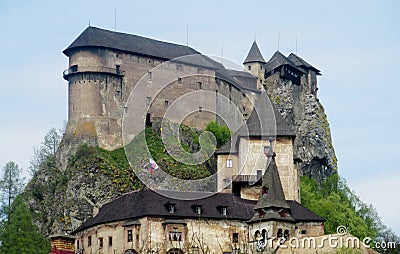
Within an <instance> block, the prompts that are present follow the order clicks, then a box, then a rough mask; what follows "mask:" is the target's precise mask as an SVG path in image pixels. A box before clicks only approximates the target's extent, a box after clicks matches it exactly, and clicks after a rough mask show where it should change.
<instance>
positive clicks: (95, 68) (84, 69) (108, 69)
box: [63, 65, 125, 80]
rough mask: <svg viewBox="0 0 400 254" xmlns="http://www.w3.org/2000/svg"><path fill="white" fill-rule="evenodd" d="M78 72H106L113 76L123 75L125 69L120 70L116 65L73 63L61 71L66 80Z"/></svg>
mask: <svg viewBox="0 0 400 254" xmlns="http://www.w3.org/2000/svg"><path fill="white" fill-rule="evenodd" d="M78 73H106V74H110V75H114V76H121V77H122V76H124V75H125V71H122V70H121V69H120V67H119V66H118V65H116V67H115V68H111V67H101V66H78V65H73V66H71V67H70V68H69V69H66V70H64V71H63V78H64V79H65V80H68V78H69V77H70V76H71V75H74V74H78Z"/></svg>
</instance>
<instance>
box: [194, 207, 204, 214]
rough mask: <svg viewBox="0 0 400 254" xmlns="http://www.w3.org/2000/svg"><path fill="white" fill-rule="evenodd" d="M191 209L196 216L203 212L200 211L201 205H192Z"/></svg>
mask: <svg viewBox="0 0 400 254" xmlns="http://www.w3.org/2000/svg"><path fill="white" fill-rule="evenodd" d="M192 208H193V210H194V212H195V213H196V214H197V215H200V214H202V212H203V209H202V206H201V205H194V206H192Z"/></svg>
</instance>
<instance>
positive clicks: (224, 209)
mask: <svg viewBox="0 0 400 254" xmlns="http://www.w3.org/2000/svg"><path fill="white" fill-rule="evenodd" d="M220 212H221V215H226V214H227V209H226V207H221V209H220Z"/></svg>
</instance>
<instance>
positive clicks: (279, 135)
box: [63, 26, 324, 253]
mask: <svg viewBox="0 0 400 254" xmlns="http://www.w3.org/2000/svg"><path fill="white" fill-rule="evenodd" d="M64 54H65V55H66V56H68V57H69V68H68V69H67V70H65V71H64V73H63V76H64V79H66V80H67V81H68V94H69V97H68V98H69V100H68V110H69V111H68V126H67V130H66V134H65V135H66V136H80V137H82V139H83V140H86V141H88V140H89V143H90V144H92V145H97V146H99V147H102V148H105V149H108V150H112V149H116V148H119V147H122V146H123V145H124V142H123V136H122V128H123V118H124V115H126V114H129V112H130V111H131V110H136V108H133V109H132V108H130V107H129V106H128V105H129V103H128V102H129V100H130V97H129V96H130V95H131V92H132V90H134V89H135V86H137V85H138V84H140V83H141V82H145V87H146V89H144V90H142V92H143V93H142V94H140V95H138V96H137V102H136V103H137V104H135V105H138V106H137V107H143V108H144V109H146V110H145V112H146V113H145V114H142V115H137V116H136V117H137V121H138V122H141V123H143V125H144V126H151V125H153V124H155V123H156V122H157V121H158V119H159V118H162V117H163V116H164V115H165V113H166V112H167V111H168V109H169V107H171V105H172V103H173V102H174V101H175V100H177V99H178V98H179V97H181V96H182V95H183V94H189V93H192V92H196V91H199V90H202V91H207V92H209V93H211V94H213V96H212V99H211V100H210V101H211V102H212V103H211V105H203V104H202V103H203V102H202V101H201V100H197V101H196V100H194V101H193V103H192V105H191V106H193V107H194V108H195V109H198V110H193V111H192V113H191V114H189V115H187V116H186V117H185V118H184V119H183V121H182V122H183V123H184V124H186V125H189V126H192V127H197V128H201V129H204V127H205V126H206V124H207V123H208V122H210V121H217V122H219V123H221V124H227V125H228V126H237V128H234V129H233V130H232V131H233V136H232V138H231V140H230V141H229V142H228V143H226V144H225V145H223V146H222V147H221V148H220V149H218V150H217V151H216V152H215V156H216V160H217V169H216V170H217V172H218V177H217V187H216V188H217V190H220V192H219V193H216V194H214V195H210V196H209V197H207V198H203V199H198V198H196V197H193V199H194V200H179V199H169V198H167V197H164V196H163V195H162V194H160V193H159V192H154V191H152V190H147V189H144V190H141V191H138V192H133V193H129V194H125V195H124V196H122V197H120V198H118V199H116V200H114V201H112V202H111V203H109V204H107V205H105V206H104V207H103V208H101V209H100V211H99V213H98V214H97V215H96V216H94V217H93V219H90V220H88V221H87V222H85V223H84V224H83V225H82V226H81V227H79V228H78V229H77V230H75V234H76V235H77V237H78V238H77V240H76V244H75V248H76V249H77V250H79V251H81V253H91V251H95V252H97V251H99V252H100V253H113V252H112V250H118V251H125V252H124V253H137V252H140V253H141V252H144V250H150V251H155V250H156V251H157V252H158V253H165V252H167V253H183V252H189V253H200V252H199V251H200V249H201V248H203V247H204V246H207V248H208V249H209V250H210V251H211V252H212V253H222V252H232V253H244V251H247V252H248V251H249V250H250V249H252V250H254V251H255V250H257V248H258V250H260V252H262V251H264V247H265V242H266V240H267V239H271V238H272V237H278V238H279V237H285V238H286V239H287V238H288V237H289V235H294V236H300V235H303V236H317V235H322V234H323V221H324V220H323V219H322V218H320V217H318V216H317V215H315V214H313V213H312V212H311V211H309V210H308V209H306V208H304V207H303V206H301V204H300V183H299V182H300V181H299V173H298V166H297V165H296V163H297V162H298V161H296V158H294V155H293V142H294V140H295V133H294V130H293V128H292V123H291V122H288V120H287V119H284V118H283V117H282V115H281V114H280V112H279V111H278V109H277V105H276V103H270V100H269V94H271V89H274V86H276V85H277V83H278V82H280V81H284V82H286V83H287V84H288V85H289V86H291V89H293V90H294V91H295V94H300V93H301V92H302V91H306V92H307V93H309V94H314V95H315V94H316V92H317V79H316V76H317V75H320V71H319V70H318V69H316V68H315V67H313V66H311V65H310V64H308V63H307V62H305V61H304V60H303V59H302V58H300V57H298V56H297V55H295V54H293V53H292V54H290V55H289V57H285V56H284V55H283V54H281V53H280V52H279V51H277V52H276V53H275V54H274V55H273V56H272V58H271V59H270V60H269V61H268V62H266V61H265V60H264V58H263V56H262V54H261V52H260V50H259V48H258V46H257V43H256V42H255V41H254V43H253V44H252V46H251V48H250V51H249V53H248V55H247V57H246V58H245V61H244V63H243V65H244V67H243V69H244V70H230V69H226V68H225V67H224V66H223V65H222V64H221V63H219V62H217V61H214V60H212V59H210V58H208V57H206V56H204V55H202V54H201V53H200V52H198V51H196V50H194V49H192V48H190V47H188V46H183V45H177V44H172V43H166V42H162V41H157V40H153V39H149V38H144V37H140V36H136V35H131V34H124V33H119V32H112V31H108V30H103V29H100V28H96V27H90V26H89V27H88V28H87V29H86V30H84V31H83V32H82V33H81V34H80V35H79V36H78V38H77V39H76V40H75V41H74V42H73V43H72V44H71V45H70V46H69V47H68V48H67V49H65V50H64ZM189 55H194V56H195V58H194V59H195V60H193V59H187V58H185V57H186V56H189ZM176 59H178V60H176ZM163 63H168V67H167V69H168V70H169V72H168V74H169V73H173V75H175V76H173V78H172V79H171V80H170V81H169V83H168V87H167V88H165V89H164V88H163V89H162V90H160V91H157V93H154V90H157V89H159V87H157V82H155V81H156V79H157V77H156V75H155V73H153V72H154V68H155V67H157V66H159V65H161V64H163ZM188 74H190V75H188ZM264 89H265V90H266V91H267V92H265V91H264ZM221 98H228V101H229V102H230V103H232V104H233V105H236V109H237V110H238V111H239V112H240V116H239V117H236V116H235V117H231V118H229V117H228V118H227V117H225V118H222V119H221V117H219V116H220V115H224V114H225V115H226V114H229V113H230V111H232V109H230V108H229V107H227V106H225V104H224V103H223V102H222V100H223V99H221ZM206 107H211V108H212V107H214V108H212V110H204V109H205V108H206ZM210 111H211V112H210ZM271 116H273V118H274V123H275V124H274V126H270V124H269V122H268V121H266V120H270V119H271ZM266 126H267V127H266ZM272 151H273V152H272ZM264 153H265V154H264ZM266 165H267V166H266ZM184 194H185V195H189V196H190V195H195V196H196V194H195V193H190V192H185V193H184ZM182 195H183V194H182ZM127 206H128V207H131V209H128V210H129V211H125V208H126V207H127ZM148 206H149V207H148ZM195 228H198V229H195ZM200 228H202V232H201V234H200V231H199V229H200ZM196 230H197V231H196ZM204 232H216V234H218V235H219V236H218V237H217V238H220V239H219V240H218V241H220V242H219V243H218V244H217V243H212V241H213V240H214V241H215V236H212V235H208V236H205V235H204ZM106 239H108V243H107V246H106V243H105V242H106ZM212 239H213V240H212ZM263 243H264V245H263ZM260 244H261V245H260ZM189 245H190V246H189ZM256 245H260V246H261V247H260V246H259V247H257V246H256ZM251 246H252V247H251ZM263 246H264V247H263ZM204 248H205V247H204ZM196 251H197V252H196Z"/></svg>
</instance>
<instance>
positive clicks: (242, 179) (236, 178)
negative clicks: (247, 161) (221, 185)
mask: <svg viewBox="0 0 400 254" xmlns="http://www.w3.org/2000/svg"><path fill="white" fill-rule="evenodd" d="M259 180H261V175H259V176H257V175H233V176H232V182H236V183H249V182H250V183H255V182H257V181H259Z"/></svg>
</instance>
